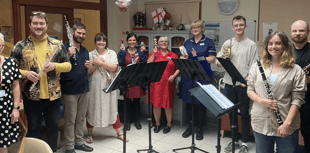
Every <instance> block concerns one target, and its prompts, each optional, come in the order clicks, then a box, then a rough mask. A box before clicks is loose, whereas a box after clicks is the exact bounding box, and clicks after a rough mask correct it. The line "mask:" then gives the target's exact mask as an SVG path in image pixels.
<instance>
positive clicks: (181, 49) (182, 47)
mask: <svg viewBox="0 0 310 153" xmlns="http://www.w3.org/2000/svg"><path fill="white" fill-rule="evenodd" d="M179 49H180V52H181V54H182V55H183V56H188V54H187V51H186V49H185V47H184V46H180V47H179Z"/></svg>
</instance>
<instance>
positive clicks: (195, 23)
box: [191, 20, 205, 33]
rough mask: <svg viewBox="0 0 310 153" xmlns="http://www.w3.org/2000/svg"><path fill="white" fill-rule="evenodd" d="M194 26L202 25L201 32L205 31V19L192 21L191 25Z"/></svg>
mask: <svg viewBox="0 0 310 153" xmlns="http://www.w3.org/2000/svg"><path fill="white" fill-rule="evenodd" d="M193 26H199V27H201V32H202V33H205V25H204V23H203V21H201V20H195V21H193V22H192V23H191V27H192V28H193Z"/></svg>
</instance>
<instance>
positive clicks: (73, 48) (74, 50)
mask: <svg viewBox="0 0 310 153" xmlns="http://www.w3.org/2000/svg"><path fill="white" fill-rule="evenodd" d="M75 53H76V47H75V46H72V47H69V53H68V55H69V58H70V57H71V56H73V55H74V54H75Z"/></svg>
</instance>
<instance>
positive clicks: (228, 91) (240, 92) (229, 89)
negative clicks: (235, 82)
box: [224, 84, 250, 143]
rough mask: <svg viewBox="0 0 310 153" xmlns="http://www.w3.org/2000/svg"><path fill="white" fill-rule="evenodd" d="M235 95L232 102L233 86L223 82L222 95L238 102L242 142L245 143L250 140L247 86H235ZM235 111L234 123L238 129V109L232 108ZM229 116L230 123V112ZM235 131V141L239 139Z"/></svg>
mask: <svg viewBox="0 0 310 153" xmlns="http://www.w3.org/2000/svg"><path fill="white" fill-rule="evenodd" d="M235 89H236V90H235V95H236V96H237V98H236V99H237V101H236V102H234V100H233V86H232V85H228V84H225V90H224V95H225V96H226V97H227V98H228V99H229V100H230V101H232V102H233V103H235V104H236V103H238V102H240V105H239V106H238V108H239V109H240V115H241V121H242V137H241V140H242V142H244V143H246V142H249V140H250V114H249V107H250V104H249V103H250V98H249V97H248V95H247V87H242V86H236V87H235ZM234 111H235V114H236V116H235V118H234V119H235V123H236V126H237V127H236V130H237V131H238V117H237V114H238V113H237V111H238V109H234ZM229 116H230V123H232V113H231V112H230V113H229ZM237 131H236V132H235V141H238V140H239V137H238V132H237Z"/></svg>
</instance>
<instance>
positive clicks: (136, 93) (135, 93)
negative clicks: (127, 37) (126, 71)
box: [125, 51, 144, 99]
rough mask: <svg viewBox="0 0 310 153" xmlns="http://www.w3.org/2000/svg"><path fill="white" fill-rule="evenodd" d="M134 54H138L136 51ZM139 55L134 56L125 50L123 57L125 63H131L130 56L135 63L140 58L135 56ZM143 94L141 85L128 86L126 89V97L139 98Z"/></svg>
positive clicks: (138, 61)
mask: <svg viewBox="0 0 310 153" xmlns="http://www.w3.org/2000/svg"><path fill="white" fill-rule="evenodd" d="M135 54H138V51H136V52H135ZM137 57H139V56H135V55H134V54H132V55H130V53H129V52H128V51H127V54H126V57H125V65H126V66H127V65H129V64H132V58H133V59H134V60H135V62H136V63H140V58H137ZM143 95H144V91H143V88H142V87H141V86H135V87H130V86H129V87H128V90H127V98H129V99H132V98H141V96H143Z"/></svg>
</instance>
